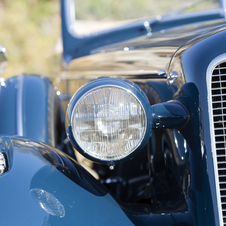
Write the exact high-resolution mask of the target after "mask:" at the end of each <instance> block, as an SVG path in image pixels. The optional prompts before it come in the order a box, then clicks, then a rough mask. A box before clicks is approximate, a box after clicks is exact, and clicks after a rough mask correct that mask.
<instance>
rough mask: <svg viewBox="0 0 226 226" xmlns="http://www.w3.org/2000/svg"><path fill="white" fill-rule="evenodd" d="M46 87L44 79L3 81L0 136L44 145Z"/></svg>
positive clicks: (22, 77) (24, 77)
mask: <svg viewBox="0 0 226 226" xmlns="http://www.w3.org/2000/svg"><path fill="white" fill-rule="evenodd" d="M49 87H50V80H49V78H47V77H44V76H37V75H26V74H24V75H20V76H17V77H13V78H10V79H8V80H6V81H5V86H3V87H1V89H0V107H1V111H0V124H1V127H0V134H7V135H19V136H23V137H26V138H29V139H33V140H37V141H41V142H45V143H47V144H48V143H49V139H50V138H49V132H48V126H49V123H50V122H49V121H48V114H49V112H48V101H49Z"/></svg>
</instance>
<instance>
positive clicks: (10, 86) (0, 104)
mask: <svg viewBox="0 0 226 226" xmlns="http://www.w3.org/2000/svg"><path fill="white" fill-rule="evenodd" d="M16 85H17V77H13V78H10V79H8V80H6V81H5V86H2V87H1V89H0V109H1V111H0V124H1V126H0V134H8V135H15V134H17V127H16V124H17V123H16V121H17V120H16V95H17V92H16Z"/></svg>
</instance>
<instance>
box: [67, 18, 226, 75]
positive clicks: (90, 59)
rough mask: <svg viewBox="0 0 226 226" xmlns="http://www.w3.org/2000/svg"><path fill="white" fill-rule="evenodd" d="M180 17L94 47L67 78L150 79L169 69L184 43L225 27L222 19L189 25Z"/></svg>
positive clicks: (74, 64) (76, 61)
mask: <svg viewBox="0 0 226 226" xmlns="http://www.w3.org/2000/svg"><path fill="white" fill-rule="evenodd" d="M179 20H180V17H177V18H176V19H171V22H170V21H168V20H166V19H165V20H164V19H163V20H162V21H161V22H159V23H158V24H156V25H155V24H153V27H152V31H150V32H148V33H147V34H146V35H143V36H141V37H138V38H134V39H132V40H127V41H123V42H120V43H117V44H113V45H107V46H106V45H105V46H102V47H99V48H96V49H93V50H91V51H90V55H88V56H84V57H80V58H76V59H74V60H72V61H71V62H70V63H69V65H68V67H67V71H68V74H67V78H76V79H81V78H87V79H91V78H95V77H98V76H127V77H129V78H139V75H140V78H141V76H143V75H147V76H146V77H145V78H147V77H148V78H149V77H151V76H152V75H153V74H156V73H157V72H158V70H165V71H167V69H168V66H169V63H170V61H171V58H172V56H173V55H174V53H175V52H176V51H177V50H178V49H179V48H180V47H181V46H183V45H185V44H186V43H188V42H189V41H191V40H193V39H195V38H197V37H200V36H204V35H208V33H211V32H212V31H213V30H217V29H219V28H221V27H222V26H225V20H224V19H219V18H218V19H214V20H209V21H202V22H194V23H187V22H186V24H179V22H178V21H179ZM172 21H173V22H172ZM175 21H176V22H175ZM164 23H165V24H164ZM166 23H169V24H170V23H171V25H169V24H166ZM173 23H175V24H176V25H175V26H174V25H173ZM148 75H149V76H148ZM64 76H65V75H64Z"/></svg>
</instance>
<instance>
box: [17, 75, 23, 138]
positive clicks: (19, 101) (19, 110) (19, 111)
mask: <svg viewBox="0 0 226 226" xmlns="http://www.w3.org/2000/svg"><path fill="white" fill-rule="evenodd" d="M23 83H24V75H20V76H19V77H18V84H17V99H16V120H17V122H16V123H17V135H19V136H23V134H24V133H23V107H22V104H23Z"/></svg>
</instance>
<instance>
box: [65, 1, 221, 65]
mask: <svg viewBox="0 0 226 226" xmlns="http://www.w3.org/2000/svg"><path fill="white" fill-rule="evenodd" d="M70 7H71V6H70V4H69V1H68V0H61V18H62V38H63V63H65V64H66V65H67V64H68V63H69V62H70V61H71V60H73V59H74V58H78V57H82V56H86V55H89V54H91V53H95V52H96V50H95V49H98V48H99V47H103V46H108V45H111V44H114V43H118V42H122V41H124V40H127V39H132V38H136V37H140V36H145V35H147V33H148V31H147V29H146V28H145V26H144V22H146V21H147V22H148V23H149V25H150V28H151V32H158V31H161V30H165V29H169V28H172V27H177V26H178V27H179V26H182V25H188V24H192V23H199V22H203V21H212V20H219V19H222V18H225V11H224V9H222V8H221V9H217V10H211V11H209V12H208V13H207V12H205V13H204V12H199V13H192V14H182V15H177V16H174V17H170V16H163V17H162V18H161V19H160V20H158V19H156V18H150V19H145V20H139V21H136V22H133V23H129V24H128V25H125V26H122V27H119V28H117V29H111V30H107V31H103V32H99V33H95V34H91V35H89V36H84V37H79V36H76V33H75V32H74V31H73V30H72V28H71V27H72V26H71V23H73V21H72V19H71V15H70V13H71V10H70Z"/></svg>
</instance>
